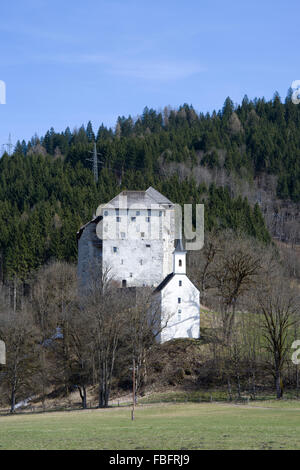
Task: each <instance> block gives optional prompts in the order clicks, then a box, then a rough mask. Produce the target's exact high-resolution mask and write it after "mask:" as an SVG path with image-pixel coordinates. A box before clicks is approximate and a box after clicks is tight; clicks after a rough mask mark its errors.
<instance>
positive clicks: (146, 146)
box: [0, 94, 300, 280]
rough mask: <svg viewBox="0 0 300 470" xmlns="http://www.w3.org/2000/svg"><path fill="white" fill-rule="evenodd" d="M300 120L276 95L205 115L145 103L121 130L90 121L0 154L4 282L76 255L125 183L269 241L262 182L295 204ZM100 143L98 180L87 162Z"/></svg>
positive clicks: (211, 224)
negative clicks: (81, 234) (197, 206)
mask: <svg viewBox="0 0 300 470" xmlns="http://www.w3.org/2000/svg"><path fill="white" fill-rule="evenodd" d="M299 124H300V107H299V106H296V105H295V104H293V103H292V101H291V99H290V95H288V96H287V98H286V99H285V102H284V103H283V102H281V100H280V98H279V96H278V95H277V94H275V95H274V98H273V100H271V101H268V102H267V101H265V100H264V99H255V100H253V101H250V100H248V98H247V97H245V98H244V99H243V101H242V103H241V104H240V105H237V106H235V105H234V104H233V103H232V101H231V100H230V98H227V99H226V101H225V103H224V106H223V109H222V110H221V111H219V112H213V113H212V114H206V115H204V114H201V113H200V114H198V113H197V112H196V111H195V110H194V108H193V107H192V106H188V105H186V104H185V105H183V106H181V107H180V108H179V109H176V110H173V109H171V108H170V107H166V108H165V109H164V110H163V111H162V112H159V111H155V110H153V109H148V108H145V109H144V111H143V114H142V115H141V116H138V117H136V118H132V117H130V116H129V117H127V118H125V117H119V118H118V120H117V124H116V127H115V129H114V130H112V129H108V128H106V127H105V126H104V125H101V126H100V128H99V130H98V131H97V132H95V133H94V130H93V128H92V125H91V123H90V122H89V123H88V125H87V126H86V127H84V126H82V127H80V128H79V129H77V130H76V129H75V130H74V131H72V132H71V131H70V129H69V128H67V129H66V130H65V131H64V132H61V133H57V132H55V131H54V129H50V130H49V131H48V132H47V133H46V134H45V136H43V137H37V136H35V137H33V138H32V139H31V141H30V142H25V141H22V142H18V143H17V144H16V147H15V150H14V153H13V155H7V154H4V155H3V157H2V158H1V160H0V224H1V229H0V256H1V278H2V279H4V280H6V279H9V278H12V277H13V276H14V275H16V276H18V277H21V278H24V277H26V275H27V274H28V272H30V271H32V270H33V269H35V268H37V267H38V266H39V265H41V264H43V263H45V262H46V261H48V260H50V259H58V260H66V261H75V260H76V256H77V246H76V232H77V230H78V228H79V227H80V225H81V224H83V223H85V222H87V221H88V220H89V219H90V217H91V216H92V214H93V212H94V211H95V209H96V208H97V206H98V205H99V204H100V203H101V202H105V201H108V200H109V199H110V198H112V197H113V196H115V195H116V194H117V193H118V192H119V191H120V190H121V189H124V188H128V189H129V188H130V189H146V188H147V187H148V186H150V185H152V186H154V187H155V188H156V189H158V190H159V191H161V192H162V193H163V194H165V195H166V196H167V197H168V198H170V199H171V200H172V201H173V202H177V203H181V204H183V203H201V202H204V204H205V217H206V229H208V230H211V229H212V228H218V227H219V228H221V229H223V228H232V229H234V230H239V231H242V232H244V233H246V234H249V235H251V236H253V237H255V238H257V239H259V240H260V241H263V242H265V243H269V242H270V240H271V237H270V233H269V230H268V228H267V227H266V224H265V221H264V217H263V212H264V205H263V204H264V201H262V200H261V193H260V191H258V187H259V186H258V183H257V182H258V181H260V180H261V179H262V178H263V179H264V181H267V182H268V183H267V192H268V191H269V197H271V199H272V198H273V199H274V200H276V201H280V200H282V201H285V203H286V201H289V204H292V205H293V206H292V207H293V210H294V209H295V208H297V203H299V202H300V159H299V157H300V125H299ZM94 139H96V142H97V151H98V152H99V153H100V154H101V157H100V159H101V163H100V165H99V180H98V183H97V184H95V182H94V179H93V173H92V171H91V163H90V162H89V161H88V158H90V156H91V154H90V153H89V152H90V151H92V149H93V141H94ZM268 185H269V187H268ZM246 187H247V188H250V189H249V198H247V197H245V188H246ZM237 188H241V189H240V190H239V189H237ZM251 188H252V189H251ZM251 191H252V192H251ZM247 195H248V194H247ZM253 195H254V196H253ZM273 212H274V209H273V208H272V214H273ZM264 215H265V214H264Z"/></svg>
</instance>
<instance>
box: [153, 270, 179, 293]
mask: <svg viewBox="0 0 300 470" xmlns="http://www.w3.org/2000/svg"><path fill="white" fill-rule="evenodd" d="M174 276H175V274H174V273H170V274H168V275H167V277H165V278H164V280H163V281H162V282H161V283H160V284H159V285H158V286H157V287H156V289H154V291H153V294H155V293H156V292H160V291H161V290H162V289H163V288H164V287H165V286H166V285H167V284H169V282H170V281H171V279H173V277H174Z"/></svg>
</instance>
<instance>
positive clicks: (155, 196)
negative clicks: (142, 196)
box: [146, 186, 173, 206]
mask: <svg viewBox="0 0 300 470" xmlns="http://www.w3.org/2000/svg"><path fill="white" fill-rule="evenodd" d="M146 193H147V194H148V195H149V196H150V197H151V198H152V199H154V200H155V201H156V202H158V204H168V205H172V206H173V202H171V201H170V199H168V198H166V197H165V196H164V195H163V194H161V193H160V192H159V191H157V190H156V189H154V188H152V186H150V187H149V188H148V189H147V190H146Z"/></svg>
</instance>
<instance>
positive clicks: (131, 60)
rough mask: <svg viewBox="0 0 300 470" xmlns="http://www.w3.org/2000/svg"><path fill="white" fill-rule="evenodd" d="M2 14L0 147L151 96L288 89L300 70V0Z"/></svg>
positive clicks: (161, 102) (18, 3) (101, 5)
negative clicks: (4, 92)
mask: <svg viewBox="0 0 300 470" xmlns="http://www.w3.org/2000/svg"><path fill="white" fill-rule="evenodd" d="M0 14H1V16H0V80H3V81H5V82H6V86H7V98H6V100H7V102H6V104H5V105H0V149H1V145H2V144H3V143H5V142H7V138H8V134H9V133H11V134H12V140H13V142H16V140H18V139H20V140H21V139H23V138H25V139H26V140H27V139H29V138H30V137H31V136H32V135H33V134H34V133H35V132H36V133H37V134H38V135H42V134H44V133H45V132H46V131H47V130H48V129H49V128H50V127H51V126H53V127H54V128H55V130H57V131H61V130H64V129H65V128H66V127H67V126H70V128H71V129H73V128H74V127H75V126H77V127H79V126H80V125H81V124H87V122H88V121H89V120H91V121H92V123H93V126H94V129H96V130H97V128H98V126H99V125H100V124H101V123H102V122H104V124H106V125H108V126H114V124H115V122H116V119H117V117H118V115H125V116H127V115H129V114H131V115H132V116H137V115H138V114H141V113H142V110H143V108H144V107H145V106H148V107H152V108H155V109H159V108H163V107H164V106H165V105H171V106H172V107H176V106H179V105H180V104H183V103H189V104H192V105H193V106H194V108H195V109H196V110H197V111H203V112H206V111H212V110H213V109H219V108H221V107H222V105H223V103H224V100H225V98H226V97H227V96H230V97H231V98H232V100H233V101H234V102H240V101H241V100H242V98H243V96H244V95H245V94H247V95H248V96H249V97H250V98H254V97H256V96H257V97H262V96H265V97H266V98H267V99H269V98H271V97H272V96H273V94H274V91H275V90H278V91H279V93H280V95H281V96H282V97H285V96H286V92H287V90H288V88H289V86H290V85H291V82H292V81H293V80H297V79H300V70H299V52H298V45H299V17H300V3H299V2H298V1H297V2H296V1H289V0H288V1H285V2H283V1H278V0H273V1H268V0H260V1H256V0H251V1H249V0H244V1H243V2H241V1H236V0H234V1H233V0H232V1H230V0H228V1H224V0H223V1H221V0H220V1H213V0H210V1H208V0H186V1H182V0H180V1H179V0H160V1H158V0H151V1H143V0H139V1H137V0H122V1H121V0H85V1H78V0H73V1H69V0H60V1H58V0H51V1H50V0H26V1H24V0H14V1H10V2H8V1H6V2H1V8H0Z"/></svg>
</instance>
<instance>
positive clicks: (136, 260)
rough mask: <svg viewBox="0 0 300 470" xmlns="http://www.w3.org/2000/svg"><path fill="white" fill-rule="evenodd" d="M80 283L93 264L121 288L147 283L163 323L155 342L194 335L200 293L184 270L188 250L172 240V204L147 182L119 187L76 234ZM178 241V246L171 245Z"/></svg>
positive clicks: (86, 280) (86, 278)
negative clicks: (141, 185) (128, 188)
mask: <svg viewBox="0 0 300 470" xmlns="http://www.w3.org/2000/svg"><path fill="white" fill-rule="evenodd" d="M77 240H78V277H79V279H80V283H81V286H82V288H84V287H85V286H86V285H88V283H89V282H90V279H91V275H92V273H93V270H94V269H95V268H96V267H97V268H98V269H99V267H100V271H101V272H102V275H103V276H104V275H108V276H109V277H110V278H111V279H113V280H114V282H116V283H117V284H118V285H119V287H121V288H129V287H136V288H139V287H140V288H142V287H151V288H153V299H154V301H155V302H156V304H157V303H158V304H159V306H160V315H161V322H163V321H164V320H165V319H166V318H167V319H168V321H167V326H166V327H165V328H164V329H163V330H162V332H161V334H160V336H159V341H160V342H164V341H168V340H170V339H173V338H182V337H190V338H198V337H199V334H200V294H199V290H198V289H197V288H196V287H195V286H194V285H193V283H192V282H191V281H190V280H189V278H188V277H187V275H186V251H185V250H184V249H183V246H182V242H181V240H180V239H175V205H174V204H173V203H172V202H171V201H170V200H169V199H167V198H166V197H165V196H163V195H162V194H161V193H159V192H158V191H156V190H155V189H154V188H152V187H150V188H148V189H147V190H146V191H122V192H121V193H120V194H119V195H117V196H116V197H115V198H113V199H112V200H111V201H109V202H108V203H106V204H101V205H100V206H99V207H98V209H97V214H96V216H95V217H94V218H93V219H92V220H91V221H90V222H88V223H87V224H85V225H84V226H83V227H81V228H80V230H79V232H78V233H77ZM175 245H176V246H175Z"/></svg>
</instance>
